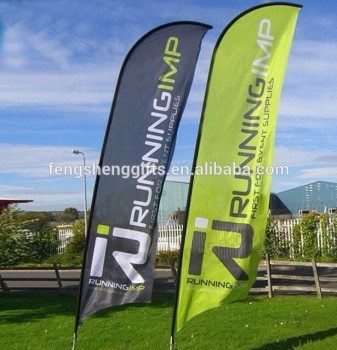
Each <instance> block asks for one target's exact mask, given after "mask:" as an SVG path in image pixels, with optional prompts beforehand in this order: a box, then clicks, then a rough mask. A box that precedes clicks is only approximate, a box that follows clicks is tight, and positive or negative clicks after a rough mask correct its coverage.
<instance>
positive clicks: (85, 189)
mask: <svg viewBox="0 0 337 350" xmlns="http://www.w3.org/2000/svg"><path fill="white" fill-rule="evenodd" d="M72 153H73V154H82V156H83V181H84V235H85V236H87V211H88V210H87V209H88V206H87V178H86V174H85V154H84V153H83V152H81V151H79V150H78V149H73V150H72Z"/></svg>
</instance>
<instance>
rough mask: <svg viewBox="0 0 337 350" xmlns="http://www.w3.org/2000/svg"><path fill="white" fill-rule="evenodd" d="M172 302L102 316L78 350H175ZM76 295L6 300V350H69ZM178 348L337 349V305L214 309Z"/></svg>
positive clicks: (296, 301)
mask: <svg viewBox="0 0 337 350" xmlns="http://www.w3.org/2000/svg"><path fill="white" fill-rule="evenodd" d="M172 304H173V297H172V296H171V295H160V294H157V295H154V298H153V303H152V304H150V305H127V306H121V307H115V308H111V309H109V310H105V311H102V312H100V313H98V314H96V315H95V316H92V317H90V318H88V319H87V320H86V321H85V322H84V323H83V325H82V326H80V328H79V334H78V335H79V339H78V342H77V348H76V349H77V350H84V349H85V350H95V349H100V350H105V349H109V350H111V349H113V350H119V349H136V350H143V349H147V350H160V349H168V348H169V337H170V327H171V317H172ZM75 305H76V295H75V294H56V293H55V294H53V293H47V292H45V293H41V292H36V293H0V349H6V350H11V349H24V350H29V349H32V350H33V349H34V350H35V349H44V350H45V349H47V350H53V349H55V350H56V349H57V350H63V349H71V345H72V334H73V328H74V314H75ZM176 349H178V350H184V349H193V350H194V349H200V350H205V349H206V350H212V349H213V350H223V349H225V350H231V349H233V350H240V349H241V350H244V349H245V350H258V349H259V350H274V349H280V350H286V349H305V350H309V349H317V350H318V349H319V350H321V349H329V350H334V349H337V298H336V297H324V298H323V299H321V300H320V299H317V298H316V297H314V296H277V297H275V298H274V299H268V297H266V296H263V297H262V296H259V297H249V298H248V299H247V300H245V301H241V302H236V303H232V304H229V305H224V306H223V307H220V308H217V309H213V310H209V311H207V312H205V313H203V314H201V315H199V316H197V317H195V318H194V319H193V320H191V321H190V322H188V323H187V324H186V325H185V326H184V327H183V329H182V330H181V331H180V332H179V333H178V334H177V335H176Z"/></svg>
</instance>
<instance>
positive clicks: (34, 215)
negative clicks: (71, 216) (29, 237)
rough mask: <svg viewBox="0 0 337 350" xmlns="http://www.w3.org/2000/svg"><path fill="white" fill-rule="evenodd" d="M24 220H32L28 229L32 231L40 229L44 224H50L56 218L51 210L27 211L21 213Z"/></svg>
mask: <svg viewBox="0 0 337 350" xmlns="http://www.w3.org/2000/svg"><path fill="white" fill-rule="evenodd" d="M20 215H21V217H22V219H23V220H30V221H32V224H29V226H28V229H29V230H31V231H32V232H36V231H39V230H40V229H41V228H42V227H43V226H45V225H49V224H50V223H51V222H53V221H54V220H55V218H54V215H53V214H52V213H50V212H45V211H42V212H34V211H27V212H23V213H21V214H20Z"/></svg>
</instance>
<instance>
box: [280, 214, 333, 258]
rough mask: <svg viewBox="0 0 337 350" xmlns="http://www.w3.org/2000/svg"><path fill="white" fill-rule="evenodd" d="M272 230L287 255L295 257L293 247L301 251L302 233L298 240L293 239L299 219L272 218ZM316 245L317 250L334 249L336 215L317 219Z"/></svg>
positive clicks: (303, 240)
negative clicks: (325, 218)
mask: <svg viewBox="0 0 337 350" xmlns="http://www.w3.org/2000/svg"><path fill="white" fill-rule="evenodd" d="M273 222H274V225H275V226H274V231H275V235H276V237H275V238H276V241H277V243H278V245H279V246H280V247H283V248H284V249H285V251H287V252H288V257H289V258H291V259H293V258H296V256H295V251H294V248H295V246H296V245H298V246H297V247H296V249H297V250H298V251H303V250H304V246H305V237H304V233H303V232H302V230H301V232H300V239H299V242H296V244H295V239H294V227H295V225H299V224H300V223H301V219H283V220H274V221H273ZM314 229H315V230H316V247H317V250H318V251H323V250H325V251H328V252H330V251H331V250H332V249H335V247H336V244H337V237H336V235H337V222H336V216H331V215H330V216H328V217H327V220H326V221H324V220H323V221H322V220H317V222H316V227H315V228H314Z"/></svg>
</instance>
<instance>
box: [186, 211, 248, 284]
mask: <svg viewBox="0 0 337 350" xmlns="http://www.w3.org/2000/svg"><path fill="white" fill-rule="evenodd" d="M195 227H196V228H198V229H200V228H201V229H202V228H203V229H207V228H208V219H206V218H200V217H197V218H196V219H195ZM212 230H215V231H219V232H221V234H223V235H226V236H228V235H235V234H240V246H239V247H237V248H233V247H223V246H218V245H214V246H213V247H212V252H213V254H215V255H216V257H217V258H218V259H219V260H220V261H221V263H222V264H223V265H224V267H225V268H226V269H227V270H228V271H229V272H230V273H231V274H232V275H233V277H234V278H235V279H236V280H237V281H247V280H248V279H249V277H248V275H247V274H246V272H245V271H244V270H243V269H242V268H241V267H240V266H239V264H238V263H237V262H236V261H235V260H234V259H245V258H248V257H249V256H250V255H251V253H252V249H253V235H254V231H253V228H252V226H251V225H249V224H243V223H233V222H228V221H220V220H212ZM206 235H207V234H206V232H205V231H201V230H195V231H194V232H193V238H192V248H191V257H190V262H189V269H188V273H189V274H190V275H201V270H202V261H203V258H204V255H205V254H207V253H208V252H205V242H206Z"/></svg>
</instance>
